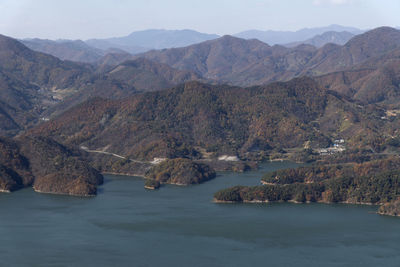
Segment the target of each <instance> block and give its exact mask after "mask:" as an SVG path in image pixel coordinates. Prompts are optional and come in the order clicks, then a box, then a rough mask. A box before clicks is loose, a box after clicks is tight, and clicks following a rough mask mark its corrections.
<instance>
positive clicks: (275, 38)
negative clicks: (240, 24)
mask: <svg viewBox="0 0 400 267" xmlns="http://www.w3.org/2000/svg"><path fill="white" fill-rule="evenodd" d="M331 31H335V32H343V31H346V32H349V33H352V34H360V33H362V32H363V31H362V30H360V29H357V28H353V27H344V26H340V25H330V26H327V27H320V28H305V29H301V30H298V31H271V30H270V31H259V30H248V31H244V32H240V33H237V34H235V35H234V36H236V37H239V38H243V39H258V40H260V41H262V42H264V43H267V44H270V45H274V44H288V43H294V42H302V41H305V40H307V39H311V38H313V37H314V36H316V35H320V34H323V33H325V32H331Z"/></svg>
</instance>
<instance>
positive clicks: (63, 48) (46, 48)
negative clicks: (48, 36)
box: [21, 39, 105, 63]
mask: <svg viewBox="0 0 400 267" xmlns="http://www.w3.org/2000/svg"><path fill="white" fill-rule="evenodd" d="M21 43H23V44H24V45H26V46H27V47H28V48H30V49H32V50H34V51H38V52H42V53H46V54H50V55H52V56H55V57H58V58H59V59H61V60H70V61H77V62H87V63H93V62H96V61H98V60H99V59H100V58H101V57H102V56H104V54H105V51H103V50H101V49H97V48H94V47H90V46H89V45H87V44H86V43H84V42H83V41H81V40H75V41H71V40H58V41H51V40H42V39H25V40H21Z"/></svg>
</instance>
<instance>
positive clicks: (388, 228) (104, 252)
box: [0, 162, 400, 266]
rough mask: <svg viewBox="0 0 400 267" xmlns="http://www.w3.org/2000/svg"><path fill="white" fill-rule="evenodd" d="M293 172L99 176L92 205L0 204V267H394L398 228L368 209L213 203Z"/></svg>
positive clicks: (26, 200)
mask: <svg viewBox="0 0 400 267" xmlns="http://www.w3.org/2000/svg"><path fill="white" fill-rule="evenodd" d="M292 166H295V164H293V163H287V162H275V163H268V164H265V165H263V169H262V170H259V171H255V172H249V173H244V174H237V173H222V174H220V175H219V176H218V177H217V178H216V179H214V180H212V181H210V182H207V183H204V184H202V185H195V186H188V187H178V186H164V187H162V188H161V189H160V190H157V191H147V190H145V189H144V188H143V185H144V182H143V180H142V179H140V178H135V177H122V176H106V183H105V184H104V185H103V186H102V187H101V189H102V190H100V191H99V195H98V196H97V197H94V198H78V197H68V196H58V195H46V194H38V193H35V192H33V191H32V190H31V189H24V190H21V191H18V192H15V193H12V194H0V209H1V212H2V215H1V217H0V240H1V242H0V258H1V263H0V266H3V265H4V266H15V265H17V266H160V265H163V266H256V265H258V266H399V263H400V254H399V253H398V251H399V249H400V219H398V218H391V217H382V216H379V215H376V214H375V213H374V212H375V211H376V207H373V206H354V205H326V204H285V203H277V204H216V203H213V202H212V196H213V193H214V192H215V191H217V190H219V189H221V188H225V187H228V186H233V185H237V184H242V185H257V184H259V183H260V177H261V175H262V173H264V172H266V171H271V170H275V169H277V168H287V167H292Z"/></svg>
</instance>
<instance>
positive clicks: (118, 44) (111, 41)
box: [86, 30, 219, 54]
mask: <svg viewBox="0 0 400 267" xmlns="http://www.w3.org/2000/svg"><path fill="white" fill-rule="evenodd" d="M218 37H219V36H218V35H215V34H205V33H200V32H196V31H193V30H145V31H137V32H132V33H131V34H129V35H128V36H124V37H115V38H108V39H90V40H87V41H86V43H87V44H88V45H90V46H93V47H96V48H100V49H103V50H105V49H108V48H119V49H122V50H125V51H127V52H129V53H131V54H137V53H141V52H145V51H148V50H151V49H164V48H172V47H184V46H188V45H191V44H195V43H200V42H203V41H206V40H211V39H215V38H218Z"/></svg>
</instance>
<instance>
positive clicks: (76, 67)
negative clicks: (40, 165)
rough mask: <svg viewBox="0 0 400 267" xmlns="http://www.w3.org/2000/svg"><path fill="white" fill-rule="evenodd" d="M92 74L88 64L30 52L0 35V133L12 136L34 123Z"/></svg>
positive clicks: (23, 46) (12, 40)
mask: <svg viewBox="0 0 400 267" xmlns="http://www.w3.org/2000/svg"><path fill="white" fill-rule="evenodd" d="M91 73H92V69H91V67H89V66H86V65H82V64H75V63H72V62H65V61H61V60H60V59H58V58H55V57H53V56H50V55H47V54H43V53H39V52H35V51H32V50H30V49H29V48H27V47H26V46H25V45H23V44H21V43H20V42H18V41H17V40H14V39H12V38H9V37H6V36H3V35H0V96H1V98H0V125H1V126H2V127H1V128H0V134H1V135H10V134H11V135H13V134H16V133H18V132H19V131H20V130H23V129H24V128H25V127H26V126H28V125H30V124H32V123H34V122H35V121H36V120H37V119H38V118H39V116H40V114H41V113H42V112H43V111H44V110H46V109H47V108H48V107H50V106H52V105H55V104H56V103H57V102H59V101H60V99H62V98H64V97H65V96H67V95H70V94H73V92H74V91H75V89H76V88H78V87H80V85H81V83H82V81H83V80H85V79H88V77H90V75H91Z"/></svg>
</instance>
